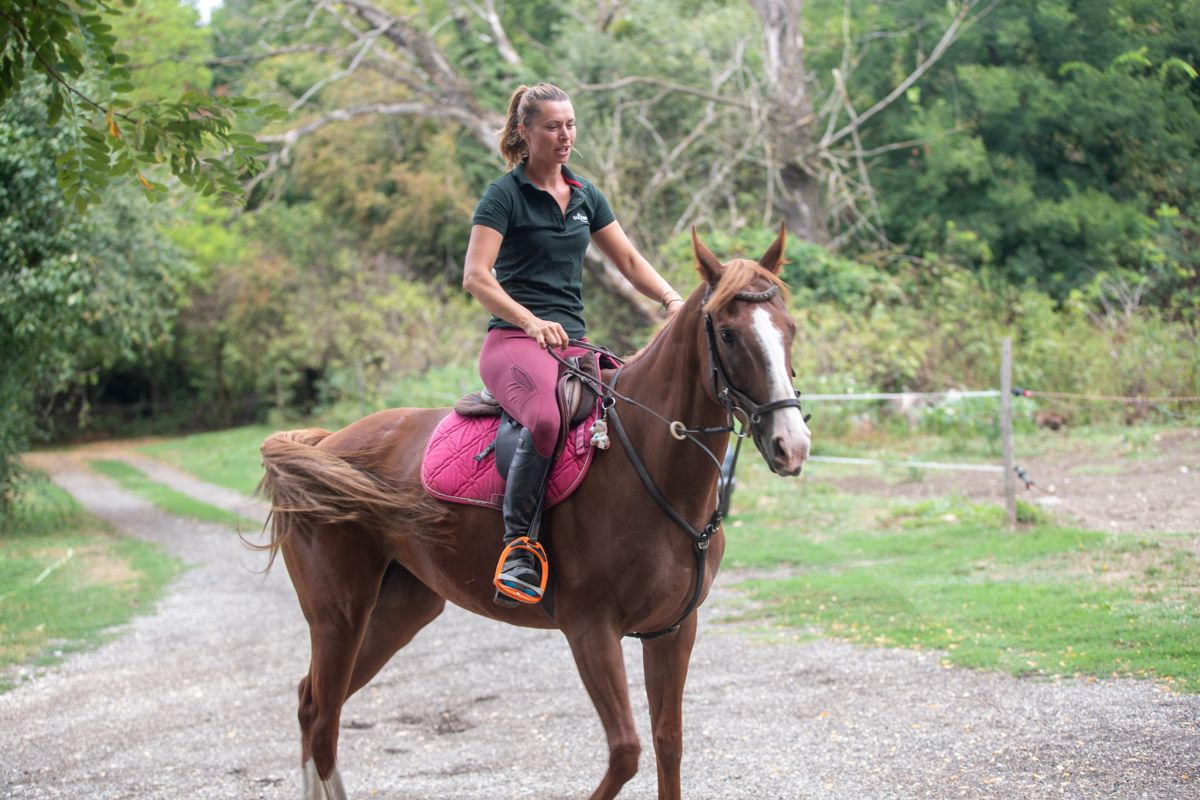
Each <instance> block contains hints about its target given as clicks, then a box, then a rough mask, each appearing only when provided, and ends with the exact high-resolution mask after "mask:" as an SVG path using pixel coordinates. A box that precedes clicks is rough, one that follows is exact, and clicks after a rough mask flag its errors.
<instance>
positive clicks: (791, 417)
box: [751, 307, 812, 472]
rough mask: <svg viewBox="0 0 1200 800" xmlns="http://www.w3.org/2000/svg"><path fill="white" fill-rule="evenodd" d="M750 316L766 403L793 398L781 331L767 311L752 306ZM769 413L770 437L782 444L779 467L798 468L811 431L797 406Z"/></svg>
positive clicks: (805, 450) (805, 452)
mask: <svg viewBox="0 0 1200 800" xmlns="http://www.w3.org/2000/svg"><path fill="white" fill-rule="evenodd" d="M751 317H752V319H753V320H754V332H755V334H756V335H757V337H758V342H759V344H760V345H761V346H762V351H763V355H764V356H765V358H766V361H767V387H768V391H769V392H770V395H771V396H770V397H768V398H767V402H772V401H774V400H786V399H787V398H789V397H795V396H796V393H795V389H793V388H792V380H791V377H790V376H789V374H788V368H787V353H786V352H784V348H783V332H782V331H780V330H779V328H778V327H777V326H776V325H775V323H774V322H772V321H771V314H770V312H768V311H767V310H766V309H765V308H761V307H760V308H756V309H754V313H753V314H752V315H751ZM771 416H772V417H773V419H772V420H771V422H772V428H771V433H772V438H777V439H778V440H779V441H780V443H781V444H782V446H783V447H782V449H783V453H782V454H781V455H783V456H784V458H785V459H786V461H787V463H786V465H783V466H785V467H786V471H789V472H790V471H792V470H797V471H798V470H799V469H800V467H801V465H802V464H803V463H804V461H805V460H806V459H807V458H808V450H809V447H811V439H812V433H811V432H810V431H809V430H808V425H807V424H805V422H804V415H803V414H801V413H800V409H798V408H781V409H779V410H778V411H775V412H773V413H772V414H771Z"/></svg>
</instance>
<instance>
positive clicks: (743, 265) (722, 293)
mask: <svg viewBox="0 0 1200 800" xmlns="http://www.w3.org/2000/svg"><path fill="white" fill-rule="evenodd" d="M697 270H699V266H698V265H697ZM758 278H761V279H762V280H764V281H766V282H767V283H769V284H770V285H772V286H777V287H778V288H779V291H780V293H781V294H782V295H783V301H784V302H785V303H786V302H787V301H788V300H789V299H790V298H791V291H790V290H789V289H788V286H787V284H786V283H784V282H783V281H782V280H781V279H780V278H779V276H778V275H776V274H774V273H773V272H770V271H769V270H766V269H763V268H762V266H760V265H759V264H758V263H757V262H755V261H751V260H749V259H746V258H735V259H734V260H733V261H730V262H729V263H728V264H726V265H725V271H724V272H722V273H721V280H719V281H718V282H717V287H716V288H715V289H712V290H710V292H709V293H708V296H707V299H706V300H704V301H702V302H703V303H704V305H703V306H702V307H701V311H703V312H706V313H710V314H711V313H712V312H714V311H720V310H721V309H722V308H724V307H725V306H727V305H729V303H730V301H731V300H733V299H734V298H735V297H737V295H738V292H741V291H744V290H745V289H746V288H747V287H748V286H750V284H752V283H754V281H755V280H756V279H758ZM701 286H704V284H703V283H702V284H701ZM693 294H695V292H693ZM684 302H685V303H691V298H688V299H686V300H685V301H684ZM685 307H686V306H685ZM678 317H679V315H678V314H677V315H675V316H674V317H671V318H670V319H668V320H667V321H666V322H664V323H663V324H662V325H660V326H658V330H656V331H655V332H654V334H653V335H652V336H651V337H650V340H649V341H648V342H646V344H644V345H642V347H641V348H640V349H639V350H638V351H637V352H635V353H634V354H633V355H631V356H629V357H628V358H626V359H625V361H626V364H627V365H629V364H633V363H634V362H635V361H637V360H638V359H639V358H641V357H642V355H643V354H644V353H647V352H649V351H650V350H651V349H652V348H653V347H654V346H655V345H656V344H658V342H659V341H660V340H661V339H663V337H664V335H665V334H666V332H667V331H668V330H670V329H671V327H672V324H673V323H674V322H675V320H676V319H678Z"/></svg>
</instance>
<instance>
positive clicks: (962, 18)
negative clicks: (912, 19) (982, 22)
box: [821, 0, 994, 148]
mask: <svg viewBox="0 0 1200 800" xmlns="http://www.w3.org/2000/svg"><path fill="white" fill-rule="evenodd" d="M977 4H978V0H966V2H964V3H963V4H962V8H960V9H959V11H958V13H957V14H955V15H954V19H953V20H952V21H951V23H950V25H949V26H947V28H946V30H945V32H944V33H943V34H942V38H941V39H940V40H939V41H938V43H937V45H936V46H935V47H934V48H933V52H931V53H930V54H929V56H928V57H926V58H925V60H923V61H922V62H921V63H920V64H918V65H917V68H916V69H914V70H913V71H912V72H911V73H909V75H908V77H907V78H905V79H904V80H903V81H901V82H900V83H899V84H898V85H897V86H896V88H894V89H892V91H891V92H889V93H888V95H887V97H885V98H883V99H882V100H880V101H879V102H878V103H876V104H875V105H873V106H871V107H870V108H869V109H867V110H866V111H864V112H863V113H862V114H860V115H859V116H858V118H857V119H856V120H854V121H852V122H851V123H850V124H849V125H846V126H844V127H842V129H841V130H839V131H838V132H837V133H834V134H832V135H827V136H825V137H823V138H822V139H821V147H823V148H828V147H831V146H832V145H834V144H836V143H837V142H839V141H840V140H842V139H844V138H845V137H846V136H848V135H850V133H851V132H852V131H854V130H857V129H858V128H859V127H860V126H861V125H862V123H864V122H866V121H867V120H869V119H870V118H871V117H873V116H875V115H876V114H878V113H879V112H880V111H883V110H884V109H885V108H887V107H888V106H890V105H891V104H892V103H894V102H895V101H896V99H897V98H898V97H900V95H902V94H904V93H905V92H906V91H908V89H909V88H910V87H911V86H912V85H913V84H914V83H916V82H917V81H918V80H920V79H921V76H923V75H924V74H925V73H926V72H928V71H929V68H930V67H932V66H933V65H934V64H936V63H937V62H938V61H940V60H941V58H942V56H943V55H944V54H945V52H946V50H947V49H948V48H949V47H950V45H952V44H953V43H954V42H955V40H956V39H957V38H958V31H959V28H961V27H962V26H963V24H964V22H967V21H968V18H969V17H970V13H971V10H972V9H974V8H975V6H976V5H977ZM993 5H994V4H993ZM991 8H992V6H989V7H988V8H987V9H984V11H982V12H981V13H980V14H979V15H977V16H975V17H974V18H971V19H970V22H975V21H978V20H979V18H980V17H982V16H983V15H984V14H986V13H987V12H988V11H990V10H991ZM968 24H969V23H968Z"/></svg>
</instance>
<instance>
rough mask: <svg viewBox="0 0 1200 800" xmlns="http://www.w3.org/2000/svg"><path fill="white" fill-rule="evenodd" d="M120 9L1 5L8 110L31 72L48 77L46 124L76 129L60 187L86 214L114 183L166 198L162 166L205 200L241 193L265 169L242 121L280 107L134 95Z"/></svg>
mask: <svg viewBox="0 0 1200 800" xmlns="http://www.w3.org/2000/svg"><path fill="white" fill-rule="evenodd" d="M120 5H121V6H124V7H132V6H133V5H134V2H133V0H121V4H120ZM160 5H165V4H160ZM171 5H174V6H175V7H176V10H178V5H177V4H171ZM120 13H121V10H120V6H118V5H117V4H116V3H113V2H108V1H107V0H71V2H67V1H66V0H50V1H49V2H16V1H15V0H0V41H3V46H2V47H0V108H2V107H3V106H4V105H5V103H7V102H9V101H10V100H11V99H12V98H13V97H14V96H15V95H16V94H17V93H18V92H19V91H20V89H21V87H22V85H23V84H25V83H26V81H27V80H28V78H29V77H30V76H32V75H41V76H43V77H44V78H46V82H45V83H44V84H39V86H40V88H41V91H42V97H43V101H44V103H45V107H46V111H47V115H46V122H47V124H48V125H49V126H51V127H57V126H61V127H63V128H64V129H66V130H67V131H68V132H69V133H70V136H69V137H68V138H67V139H66V140H65V142H64V143H63V149H62V152H61V153H60V154H59V156H58V160H57V162H56V163H57V165H58V178H59V184H60V186H61V187H62V189H63V192H64V193H65V194H66V197H67V200H68V202H70V203H73V204H74V205H75V207H76V208H77V210H79V211H83V210H84V209H86V208H87V206H88V205H89V204H91V203H94V202H97V201H98V200H99V199H100V192H101V190H102V189H103V188H104V187H105V186H106V185H107V184H108V183H109V181H111V180H112V179H113V178H115V177H125V178H128V179H130V180H134V179H136V181H137V182H138V183H139V184H140V185H141V187H142V188H143V190H144V191H145V192H146V194H147V195H148V196H150V197H152V198H153V197H156V196H159V195H160V194H161V193H162V192H165V190H166V186H165V185H163V184H162V183H159V182H157V181H156V180H155V179H154V178H155V175H154V170H153V168H154V167H156V166H158V165H163V166H165V167H166V168H167V169H168V170H169V171H170V172H171V174H173V175H174V176H175V177H176V178H177V179H178V180H179V181H180V182H182V183H183V184H184V185H185V186H188V187H190V188H191V189H193V190H195V191H197V192H200V193H201V194H216V193H221V194H225V195H227V196H231V197H240V196H241V194H242V188H241V183H240V180H241V175H242V173H251V174H252V173H254V172H256V171H257V170H258V169H259V167H260V164H259V162H258V160H257V158H256V156H257V155H258V154H259V153H261V152H262V151H263V149H264V148H263V147H262V145H260V144H259V143H258V142H257V141H255V139H254V137H253V136H251V135H249V134H246V133H240V132H238V131H237V130H235V127H234V122H235V118H236V117H237V116H238V115H242V116H249V115H251V114H253V113H258V114H261V115H263V116H264V117H267V118H271V117H274V116H276V114H277V110H275V109H273V108H271V107H269V106H264V105H263V104H261V103H258V102H257V101H255V100H251V99H247V98H243V97H237V96H222V95H219V94H216V93H209V92H207V91H204V90H203V89H201V88H189V89H187V90H185V91H183V92H182V93H181V94H180V95H179V97H178V98H177V99H175V100H165V99H163V98H160V97H151V96H148V95H146V94H143V96H142V97H141V99H136V100H135V99H133V93H134V92H135V89H137V86H138V83H137V82H136V81H135V80H134V76H133V74H132V73H131V71H130V68H129V66H128V65H129V62H130V57H129V55H128V54H126V53H125V52H122V51H121V50H120V49H118V38H117V35H116V33H115V32H114V25H113V23H114V22H117V19H118V15H119V14H120ZM191 13H192V15H193V16H194V15H195V10H194V9H192V10H191ZM214 151H215V153H216V154H217V155H213V154H212V153H214ZM222 154H223V155H224V157H223V158H222V157H218V155H222Z"/></svg>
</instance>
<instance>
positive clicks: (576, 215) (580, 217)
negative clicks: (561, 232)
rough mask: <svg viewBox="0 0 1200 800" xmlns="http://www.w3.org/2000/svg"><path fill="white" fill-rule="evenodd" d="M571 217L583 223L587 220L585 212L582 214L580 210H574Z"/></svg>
mask: <svg viewBox="0 0 1200 800" xmlns="http://www.w3.org/2000/svg"><path fill="white" fill-rule="evenodd" d="M571 219H573V220H575V221H576V222H582V223H585V224H586V223H587V221H588V218H587V214H584V213H583V212H582V211H576V212H575V213H574V214H572V215H571Z"/></svg>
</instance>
